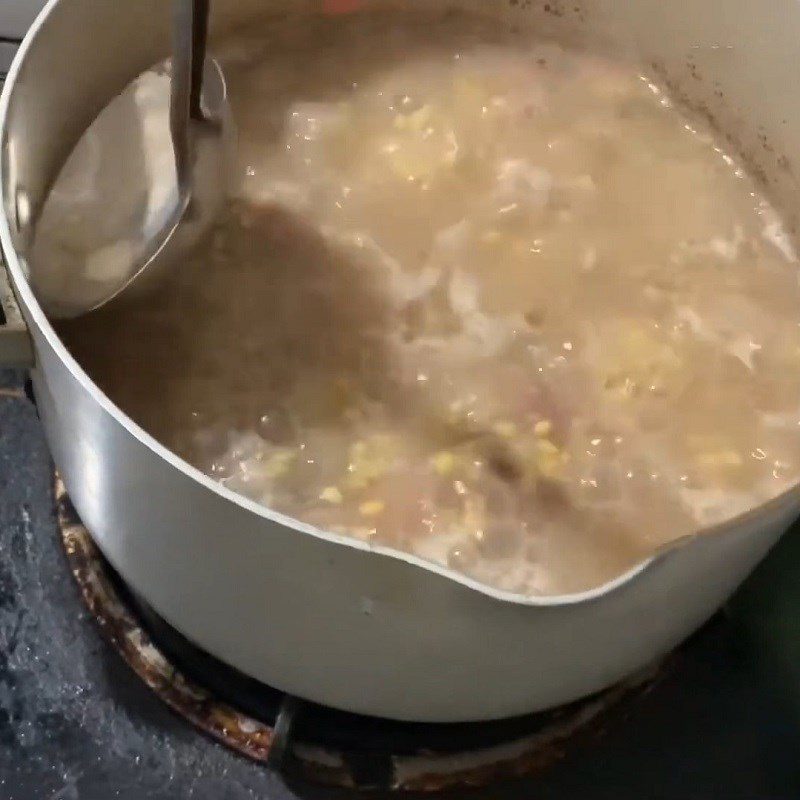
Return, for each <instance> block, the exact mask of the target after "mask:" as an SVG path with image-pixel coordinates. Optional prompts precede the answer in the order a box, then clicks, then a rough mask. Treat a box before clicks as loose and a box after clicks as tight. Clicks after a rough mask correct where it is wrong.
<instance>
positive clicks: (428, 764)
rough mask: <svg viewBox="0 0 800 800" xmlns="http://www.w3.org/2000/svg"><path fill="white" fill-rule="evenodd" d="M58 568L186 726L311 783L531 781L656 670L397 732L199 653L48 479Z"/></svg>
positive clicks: (399, 726) (402, 785) (394, 725)
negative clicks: (550, 706) (591, 691)
mask: <svg viewBox="0 0 800 800" xmlns="http://www.w3.org/2000/svg"><path fill="white" fill-rule="evenodd" d="M56 500H57V508H58V523H59V529H60V532H61V537H62V541H63V544H64V549H65V551H66V554H67V558H68V561H69V565H70V569H71V571H72V574H73V575H74V577H75V579H76V581H77V582H78V585H79V587H80V590H81V594H82V596H83V599H84V602H85V603H86V605H87V607H88V608H89V611H90V612H91V614H92V615H93V616H94V617H95V619H96V620H97V622H98V624H99V625H100V627H101V629H102V630H103V631H104V633H105V635H106V637H107V638H108V639H109V641H110V642H111V643H112V644H113V645H114V647H115V649H116V650H117V652H118V653H119V654H120V655H121V656H122V658H123V659H124V660H125V661H126V662H127V664H128V665H129V666H130V667H131V669H132V670H133V671H134V672H135V673H136V674H137V675H138V676H139V677H140V678H141V679H142V680H143V681H144V682H145V684H146V685H147V686H148V687H149V688H150V689H151V690H152V691H153V692H155V694H156V695H157V696H158V697H160V698H161V700H163V701H164V702H165V703H166V704H167V705H169V706H170V707H171V708H172V709H173V710H174V711H176V712H177V713H178V714H180V715H181V716H182V717H184V718H185V719H186V720H188V721H189V722H190V723H192V725H194V726H195V727H197V728H198V729H200V730H201V731H203V732H204V733H206V734H208V735H210V736H211V737H213V738H214V739H216V740H217V741H219V742H221V743H223V744H225V745H226V746H228V747H230V748H231V749H233V750H235V751H237V752H239V753H241V754H243V755H245V756H247V757H249V758H251V759H253V760H255V761H257V762H261V763H263V764H265V765H267V766H269V767H272V768H277V769H280V770H282V771H285V772H287V773H289V774H293V775H296V776H297V777H300V778H303V779H305V780H311V781H315V782H318V783H323V784H328V785H335V786H342V787H349V788H371V789H373V788H374V789H384V790H386V789H393V790H400V791H411V790H413V791H436V790H444V789H451V788H455V787H466V786H485V785H487V784H489V783H491V782H494V781H497V780H503V779H507V778H512V777H521V776H525V775H531V774H535V773H536V772H539V771H541V770H544V769H545V768H547V767H548V766H550V765H551V764H553V763H554V762H556V761H557V760H558V759H559V758H560V757H561V756H562V755H564V753H565V752H566V748H567V747H568V746H571V745H573V744H575V743H577V742H578V741H581V740H585V739H586V738H587V737H591V736H597V735H599V734H600V733H602V729H603V727H604V724H605V723H607V722H608V721H609V720H610V717H611V716H612V711H618V710H619V708H620V705H621V701H623V700H630V699H632V698H635V697H636V696H638V695H641V694H643V693H645V692H647V691H648V690H649V689H650V688H651V687H652V686H653V685H654V683H655V682H656V680H657V679H658V678H660V677H661V676H662V675H664V673H665V668H666V664H661V665H659V666H658V667H657V668H653V669H651V670H649V671H648V672H647V673H645V674H641V675H639V676H637V677H635V678H633V679H631V680H629V681H627V682H626V683H625V684H623V685H620V686H617V687H615V688H613V689H610V690H608V691H606V692H603V693H601V694H598V695H595V696H593V697H591V698H588V699H585V700H582V701H580V702H577V703H573V704H571V705H568V706H564V707H561V708H558V709H554V710H551V711H547V712H541V713H537V714H531V715H527V716H524V717H516V718H513V719H507V720H500V721H495V722H480V723H455V724H430V723H404V722H395V721H391V720H384V719H378V718H374V717H366V716H359V715H356V714H350V713H347V712H343V711H337V710H334V709H330V708H325V707H323V706H319V705H316V704H312V703H307V702H305V701H302V700H300V699H298V698H295V697H292V696H290V695H286V694H284V693H283V692H280V691H278V690H276V689H273V688H271V687H269V686H266V685H265V684H263V683H260V682H259V681H256V680H254V679H252V678H250V677H248V676H246V675H244V674H242V673H241V672H239V671H238V670H236V669H233V668H232V667H230V666H228V665H226V664H224V663H222V662H221V661H219V660H218V659H216V658H214V657H213V656H211V655H209V654H208V653H206V652H204V651H203V650H201V649H199V648H198V647H197V646H195V645H193V644H192V643H191V642H189V641H188V640H187V639H186V638H185V637H184V636H182V635H181V634H180V633H178V631H176V630H175V629H174V628H172V627H171V626H170V625H169V624H168V623H167V622H165V621H164V620H163V619H162V618H161V617H160V616H159V615H158V614H157V613H156V612H155V611H154V610H153V609H152V608H150V607H149V606H148V605H147V604H146V603H145V602H143V601H142V600H141V598H139V597H137V596H136V595H135V594H134V593H133V592H131V591H130V589H129V588H128V587H127V586H125V584H124V583H123V582H122V580H121V579H120V577H119V575H117V574H116V573H115V572H114V570H113V569H112V567H111V566H110V565H109V564H108V562H107V561H106V560H105V559H104V558H103V556H102V555H101V554H100V552H99V550H98V549H97V547H96V545H95V544H94V543H93V541H92V539H91V537H90V535H89V533H88V531H87V530H86V528H85V527H84V526H83V525H82V524H81V522H80V520H79V518H78V516H77V514H76V512H75V510H74V508H73V506H72V503H71V502H70V500H69V497H68V496H67V493H66V490H65V488H64V486H63V484H62V482H61V481H60V479H58V478H57V479H56Z"/></svg>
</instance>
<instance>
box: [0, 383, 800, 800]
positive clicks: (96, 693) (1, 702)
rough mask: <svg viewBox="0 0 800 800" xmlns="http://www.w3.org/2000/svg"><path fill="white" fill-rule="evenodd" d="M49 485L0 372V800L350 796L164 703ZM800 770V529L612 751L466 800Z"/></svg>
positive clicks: (597, 793)
mask: <svg viewBox="0 0 800 800" xmlns="http://www.w3.org/2000/svg"><path fill="white" fill-rule="evenodd" d="M52 470H53V468H52V464H51V461H50V457H49V454H48V452H47V447H46V443H45V441H44V437H43V432H42V429H41V426H40V424H39V421H38V419H37V416H36V411H35V408H34V406H33V405H32V403H31V402H30V401H29V399H28V398H27V397H26V392H25V384H24V376H23V375H22V374H21V373H16V372H8V371H7V372H3V371H0V798H2V800H29V798H49V800H110V799H111V798H119V800H183V798H194V799H195V800H252V799H254V798H267V799H268V800H283V799H284V798H287V799H288V798H303V799H304V800H311V799H312V798H313V799H314V800H317V799H319V800H322V798H334V797H336V798H344V797H349V796H351V795H350V794H348V793H347V792H346V791H344V790H333V789H324V788H321V787H319V786H312V785H304V784H303V783H300V782H298V781H293V782H287V780H285V779H284V778H282V777H281V776H279V775H277V774H275V773H273V772H270V771H269V770H267V769H266V768H265V767H264V766H262V765H258V764H255V763H253V762H250V761H248V760H246V759H245V758H243V757H241V756H237V755H235V754H234V753H232V752H231V751H228V750H226V749H225V748H224V747H222V746H220V745H218V744H216V743H214V742H212V741H210V740H209V739H207V738H205V737H203V736H202V735H200V734H199V733H197V732H196V731H195V730H194V729H192V728H191V726H190V725H189V724H188V723H186V722H185V721H184V720H182V719H180V718H178V717H177V716H175V715H174V714H173V713H172V712H170V711H169V710H168V709H167V708H166V707H165V706H164V705H162V703H161V702H160V701H159V700H158V699H157V698H156V697H155V696H154V695H153V694H151V693H150V691H149V690H148V689H147V688H146V687H145V686H144V684H142V683H141V682H140V681H139V679H138V678H137V677H136V676H135V675H134V674H133V673H132V672H131V670H130V669H129V668H128V667H127V665H125V664H124V663H123V662H122V661H121V660H120V658H119V657H118V655H117V654H116V652H114V651H113V649H112V648H111V647H110V646H109V645H108V643H107V642H106V640H104V639H103V638H102V636H101V634H100V632H99V631H98V628H97V625H96V624H95V620H94V619H93V618H91V617H90V616H89V615H88V612H86V610H85V608H84V606H83V605H82V603H81V601H80V599H79V596H78V590H77V588H76V585H75V584H74V581H73V580H72V576H71V575H70V573H69V570H68V566H67V562H66V559H65V556H64V552H63V550H62V548H61V546H60V539H59V535H58V531H57V526H56V518H55V506H54V498H53V471H52ZM798 755H800V530H798V531H794V532H792V533H790V534H789V535H788V536H787V537H786V538H785V539H784V540H783V541H782V542H781V544H780V545H779V546H778V548H777V549H776V550H775V551H774V552H773V553H772V555H771V556H770V557H769V559H768V560H767V561H766V562H765V563H764V564H763V565H762V566H761V568H760V569H759V570H758V572H757V573H756V574H755V575H754V576H753V577H752V579H751V580H750V581H749V582H748V584H747V585H746V586H745V587H744V588H743V589H742V590H741V591H740V592H739V593H738V594H737V596H736V597H735V598H734V599H733V600H732V601H731V602H730V603H729V604H728V606H727V607H726V608H725V609H724V611H723V612H722V613H720V614H719V615H718V616H717V617H716V618H715V619H714V620H713V621H712V622H711V623H709V624H708V625H707V626H706V627H705V628H704V629H703V630H702V631H700V632H699V633H698V634H697V635H696V636H695V637H693V639H692V640H691V641H690V642H689V643H688V644H687V645H685V646H684V647H683V648H681V650H680V652H679V654H678V655H677V656H676V657H675V660H674V663H673V664H672V666H671V668H670V670H668V672H667V674H666V675H665V677H664V678H663V679H662V680H661V681H660V682H658V683H657V684H656V685H655V686H654V687H653V688H652V689H651V691H650V692H649V693H647V694H645V695H643V696H640V697H637V698H636V699H635V700H633V701H631V703H630V704H628V705H626V706H625V710H624V714H619V715H616V716H615V717H614V718H613V719H611V720H609V722H608V723H607V724H606V727H605V730H604V731H602V735H599V736H593V737H591V738H589V739H587V740H586V741H581V742H580V743H577V744H575V746H574V747H572V746H571V747H569V748H567V750H566V752H565V754H564V756H563V758H562V759H561V760H560V761H558V762H557V763H556V764H555V765H553V766H550V767H548V768H547V769H545V770H544V771H543V772H540V773H539V774H537V775H536V776H535V777H531V778H527V779H524V780H518V781H515V782H509V783H505V784H503V785H495V786H492V787H490V788H488V789H485V790H479V791H475V792H471V793H470V796H473V797H475V798H487V800H488V798H491V800H503V799H504V798H508V800H512V799H513V800H517V799H518V800H522V798H526V800H527V798H532V797H536V798H537V800H550V799H551V798H552V799H553V800H556V799H558V800H563V799H564V798H567V799H568V800H572V799H573V798H582V800H600V799H601V798H603V799H605V798H614V800H620V799H621V798H622V799H624V798H637V800H639V798H647V799H648V800H657V799H658V798H665V800H666V798H670V800H672V799H673V798H681V799H684V798H697V800H706V799H707V798H708V799H709V800H710V799H711V798H714V799H715V800H716V798H725V800H734V799H735V798H742V800H745V798H746V799H747V800H752V799H754V798H758V799H759V800H790V799H795V798H800V758H798ZM457 794H458V796H460V797H461V796H464V792H459V793H457ZM370 796H371V797H376V795H374V794H372V795H370ZM449 796H450V797H452V796H454V795H452V794H451V795H449Z"/></svg>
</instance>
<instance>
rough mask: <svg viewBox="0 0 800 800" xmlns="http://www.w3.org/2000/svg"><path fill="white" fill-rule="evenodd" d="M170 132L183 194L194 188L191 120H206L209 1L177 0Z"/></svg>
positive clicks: (173, 45)
mask: <svg viewBox="0 0 800 800" xmlns="http://www.w3.org/2000/svg"><path fill="white" fill-rule="evenodd" d="M173 3H174V5H173V20H172V31H173V32H172V40H173V41H172V91H171V96H170V130H171V133H172V146H173V148H174V150H175V167H176V171H177V177H178V188H179V190H180V191H181V193H184V192H188V191H189V190H190V188H191V186H190V181H191V169H192V140H191V130H190V121H191V120H196V121H202V120H203V109H202V105H201V96H202V90H203V68H204V65H205V58H206V41H207V39H208V12H209V0H173Z"/></svg>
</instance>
